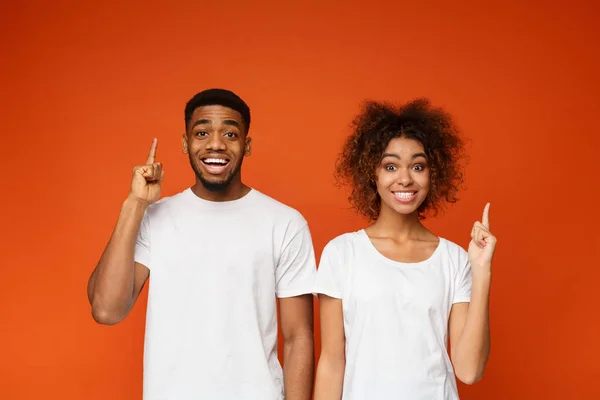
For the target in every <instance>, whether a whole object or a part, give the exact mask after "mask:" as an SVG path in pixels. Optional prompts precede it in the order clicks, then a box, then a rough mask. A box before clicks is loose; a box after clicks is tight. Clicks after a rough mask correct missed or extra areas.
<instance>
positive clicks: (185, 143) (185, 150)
mask: <svg viewBox="0 0 600 400" xmlns="http://www.w3.org/2000/svg"><path fill="white" fill-rule="evenodd" d="M187 139H188V137H187V133H184V134H183V135H181V151H183V154H187V153H188V140H187Z"/></svg>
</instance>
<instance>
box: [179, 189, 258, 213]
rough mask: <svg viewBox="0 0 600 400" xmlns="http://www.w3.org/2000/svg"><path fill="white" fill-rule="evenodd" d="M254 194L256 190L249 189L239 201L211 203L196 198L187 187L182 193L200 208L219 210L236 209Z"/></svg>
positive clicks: (210, 201)
mask: <svg viewBox="0 0 600 400" xmlns="http://www.w3.org/2000/svg"><path fill="white" fill-rule="evenodd" d="M256 193H257V191H256V189H254V188H252V187H251V188H250V190H249V191H248V193H246V194H245V195H243V196H242V197H240V198H239V199H235V200H226V201H213V200H207V199H203V198H202V197H198V196H196V193H194V191H193V190H192V188H191V187H188V188H187V189H186V190H185V191H184V194H185V195H186V197H188V198H189V199H190V201H193V202H194V203H196V204H199V205H201V206H205V207H213V208H220V209H223V208H229V207H236V206H239V205H242V204H245V203H246V202H247V201H250V200H251V199H252V198H253V197H254V196H255V195H256Z"/></svg>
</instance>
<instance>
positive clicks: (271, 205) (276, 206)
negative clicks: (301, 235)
mask: <svg viewBox="0 0 600 400" xmlns="http://www.w3.org/2000/svg"><path fill="white" fill-rule="evenodd" d="M252 191H253V194H254V204H255V205H256V206H257V207H259V208H261V209H262V210H263V211H266V212H267V213H269V214H270V215H272V216H274V217H276V218H277V219H281V220H290V221H295V222H299V223H305V222H306V220H305V219H304V216H303V215H302V213H301V212H300V211H299V210H297V209H296V208H294V207H292V206H290V205H289V204H286V203H284V202H283V201H281V200H277V199H275V198H274V197H272V196H269V195H267V194H265V193H263V192H261V191H259V190H257V189H252Z"/></svg>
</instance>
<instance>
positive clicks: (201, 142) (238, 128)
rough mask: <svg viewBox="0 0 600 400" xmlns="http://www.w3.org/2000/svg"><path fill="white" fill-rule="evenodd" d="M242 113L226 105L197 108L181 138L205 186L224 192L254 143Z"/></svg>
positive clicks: (237, 173)
mask: <svg viewBox="0 0 600 400" xmlns="http://www.w3.org/2000/svg"><path fill="white" fill-rule="evenodd" d="M246 134H247V132H245V131H244V123H243V120H242V116H241V115H240V113H239V112H237V111H235V110H232V109H231V108H227V107H223V106H202V107H198V108H196V110H195V111H194V113H193V114H192V118H191V120H190V122H189V125H188V128H187V132H186V134H185V135H183V138H182V147H183V152H184V153H186V154H188V155H189V158H190V164H191V166H192V169H193V170H194V172H195V173H196V176H197V177H198V179H199V180H200V181H201V182H202V185H203V186H204V187H205V188H207V189H208V190H211V191H223V190H225V189H226V188H227V187H228V186H229V184H230V183H231V182H232V181H233V180H234V179H240V177H239V172H240V169H241V167H242V161H243V159H244V157H245V156H249V155H250V149H251V144H252V140H251V138H249V137H246Z"/></svg>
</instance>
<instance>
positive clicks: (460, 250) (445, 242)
mask: <svg viewBox="0 0 600 400" xmlns="http://www.w3.org/2000/svg"><path fill="white" fill-rule="evenodd" d="M440 250H441V254H442V255H443V256H444V257H445V258H448V259H450V260H451V261H452V262H453V264H456V266H457V267H458V266H460V265H462V264H464V263H465V262H466V261H468V259H469V254H468V252H467V251H466V250H465V248H464V247H462V246H461V245H460V244H458V243H456V242H453V241H452V240H449V239H446V238H443V237H440Z"/></svg>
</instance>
